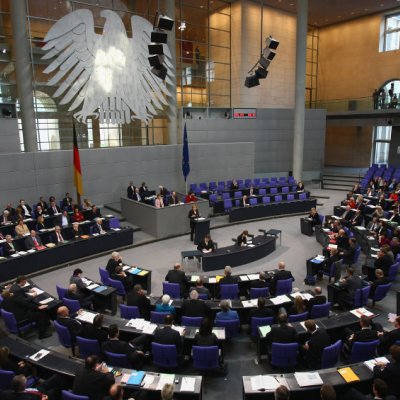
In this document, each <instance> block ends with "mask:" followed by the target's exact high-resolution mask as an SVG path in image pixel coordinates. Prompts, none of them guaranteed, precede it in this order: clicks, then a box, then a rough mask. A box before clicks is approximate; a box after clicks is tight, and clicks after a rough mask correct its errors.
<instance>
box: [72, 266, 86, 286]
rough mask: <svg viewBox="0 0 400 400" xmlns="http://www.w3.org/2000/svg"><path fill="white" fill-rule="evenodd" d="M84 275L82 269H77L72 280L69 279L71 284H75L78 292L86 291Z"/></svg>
mask: <svg viewBox="0 0 400 400" xmlns="http://www.w3.org/2000/svg"><path fill="white" fill-rule="evenodd" d="M82 274H83V271H82V270H81V269H80V268H75V269H74V272H73V273H72V276H71V278H69V283H75V284H76V286H77V288H78V290H84V289H86V284H85V283H84V282H83V280H82Z"/></svg>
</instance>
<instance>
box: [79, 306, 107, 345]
mask: <svg viewBox="0 0 400 400" xmlns="http://www.w3.org/2000/svg"><path fill="white" fill-rule="evenodd" d="M103 319H104V317H103V314H97V315H96V316H95V317H94V318H93V324H84V325H83V327H82V329H81V330H80V332H79V336H80V337H83V338H85V339H93V340H97V341H98V342H99V344H100V345H101V344H102V343H104V342H105V341H107V339H108V335H107V332H106V331H105V330H104V329H103V328H102V327H103Z"/></svg>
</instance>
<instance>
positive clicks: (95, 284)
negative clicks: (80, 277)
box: [87, 283, 99, 290]
mask: <svg viewBox="0 0 400 400" xmlns="http://www.w3.org/2000/svg"><path fill="white" fill-rule="evenodd" d="M97 287H99V285H98V284H97V283H92V284H91V285H89V286H88V287H87V288H88V289H89V290H93V289H96V288H97Z"/></svg>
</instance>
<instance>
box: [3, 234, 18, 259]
mask: <svg viewBox="0 0 400 400" xmlns="http://www.w3.org/2000/svg"><path fill="white" fill-rule="evenodd" d="M17 251H18V249H17V247H16V245H15V244H14V243H13V238H12V236H11V235H6V241H5V243H4V244H3V253H4V256H5V257H10V256H11V255H12V254H15V253H16V252H17Z"/></svg>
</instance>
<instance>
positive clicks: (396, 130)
mask: <svg viewBox="0 0 400 400" xmlns="http://www.w3.org/2000/svg"><path fill="white" fill-rule="evenodd" d="M399 147H400V126H394V127H393V128H392V136H391V139H390V147H389V165H400V154H397V149H398V148H399Z"/></svg>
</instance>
